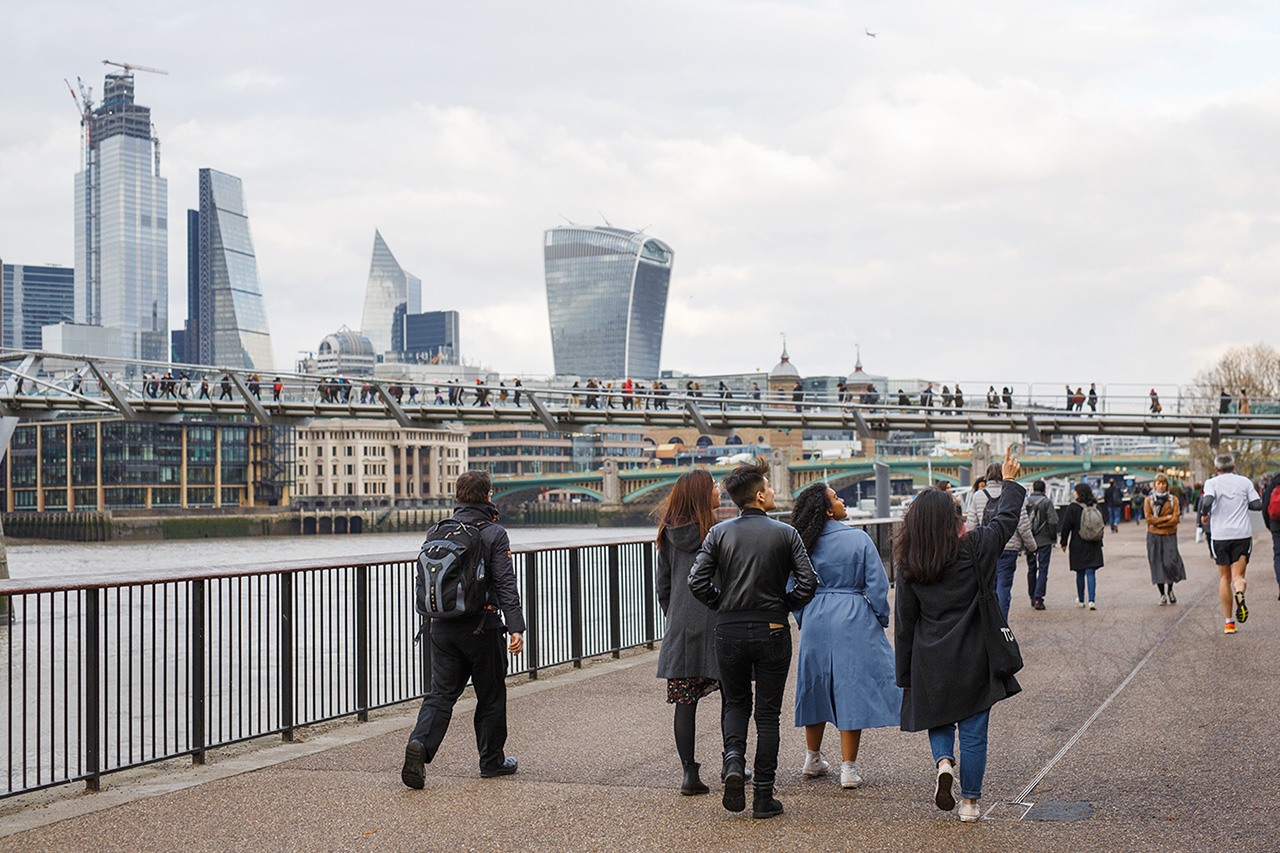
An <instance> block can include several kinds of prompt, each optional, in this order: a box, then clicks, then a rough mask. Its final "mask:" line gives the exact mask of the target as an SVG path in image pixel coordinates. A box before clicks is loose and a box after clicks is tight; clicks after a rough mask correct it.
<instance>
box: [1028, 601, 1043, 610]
mask: <svg viewBox="0 0 1280 853" xmlns="http://www.w3.org/2000/svg"><path fill="white" fill-rule="evenodd" d="M1031 606H1032V607H1034V608H1035V609H1036V610H1044V599H1043V598H1037V599H1036V603H1035V604H1033V605H1031Z"/></svg>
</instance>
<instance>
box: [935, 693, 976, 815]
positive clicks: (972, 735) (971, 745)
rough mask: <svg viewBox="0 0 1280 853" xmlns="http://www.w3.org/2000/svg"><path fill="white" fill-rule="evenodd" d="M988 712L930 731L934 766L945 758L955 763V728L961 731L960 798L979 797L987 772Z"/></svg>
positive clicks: (973, 798)
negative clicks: (983, 778)
mask: <svg viewBox="0 0 1280 853" xmlns="http://www.w3.org/2000/svg"><path fill="white" fill-rule="evenodd" d="M990 719H991V709H990V708H988V709H987V710H985V711H979V712H978V713H976V714H974V715H973V716H972V717H966V718H964V719H963V720H961V721H960V722H959V723H947V724H946V725H945V726H938V727H937V728H934V729H929V748H930V749H932V750H933V764H934V766H935V767H936V766H937V764H938V762H939V761H941V760H942V759H944V758H946V759H948V760H950V761H951V764H952V765H953V766H954V765H955V763H956V727H957V726H958V727H959V729H960V796H962V797H967V798H969V799H971V800H976V799H978V798H979V797H981V796H982V777H983V776H984V775H986V772H987V722H988V721H989V720H990Z"/></svg>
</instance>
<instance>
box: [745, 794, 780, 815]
mask: <svg viewBox="0 0 1280 853" xmlns="http://www.w3.org/2000/svg"><path fill="white" fill-rule="evenodd" d="M780 814H782V803H780V802H778V801H777V800H775V799H774V798H773V789H772V788H763V789H758V790H757V791H756V792H755V797H754V799H752V801H751V816H752V817H754V818H758V819H760V820H764V819H766V818H771V817H777V816H778V815H780Z"/></svg>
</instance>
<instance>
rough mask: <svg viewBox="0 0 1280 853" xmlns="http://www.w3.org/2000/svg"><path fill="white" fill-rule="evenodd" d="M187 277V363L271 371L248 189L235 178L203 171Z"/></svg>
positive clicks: (190, 229)
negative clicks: (246, 200)
mask: <svg viewBox="0 0 1280 853" xmlns="http://www.w3.org/2000/svg"><path fill="white" fill-rule="evenodd" d="M187 276H188V282H187V315H188V317H189V319H188V321H187V329H186V334H185V335H184V336H183V340H184V349H185V354H184V358H185V360H186V361H189V362H193V363H196V364H212V365H218V366H221V367H240V368H245V369H248V370H271V369H272V365H273V364H274V358H273V357H272V354H271V333H270V331H268V329H267V309H266V306H265V305H264V304H263V300H262V287H261V285H260V284H259V283H258V260H257V258H256V257H255V256H254V253H253V236H252V234H251V233H250V231H249V212H248V209H247V208H246V207H245V203H244V186H243V184H242V183H241V181H240V179H239V178H237V177H235V176H233V175H228V174H226V173H224V172H219V171H217V170H216V169H201V170H200V210H199V211H194V210H190V211H187ZM192 276H194V280H192V279H191V277H192Z"/></svg>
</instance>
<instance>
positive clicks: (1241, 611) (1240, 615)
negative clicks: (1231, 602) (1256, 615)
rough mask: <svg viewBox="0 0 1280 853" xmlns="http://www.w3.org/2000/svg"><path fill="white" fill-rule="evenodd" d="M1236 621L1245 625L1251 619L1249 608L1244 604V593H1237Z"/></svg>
mask: <svg viewBox="0 0 1280 853" xmlns="http://www.w3.org/2000/svg"><path fill="white" fill-rule="evenodd" d="M1236 621H1237V622H1239V623H1240V624H1241V625H1243V624H1244V623H1245V622H1248V621H1249V608H1247V607H1245V606H1244V593H1243V592H1237V593H1236Z"/></svg>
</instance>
